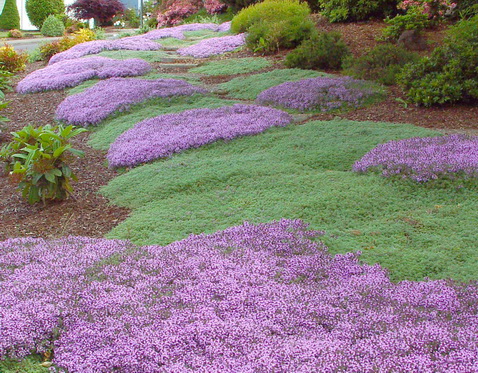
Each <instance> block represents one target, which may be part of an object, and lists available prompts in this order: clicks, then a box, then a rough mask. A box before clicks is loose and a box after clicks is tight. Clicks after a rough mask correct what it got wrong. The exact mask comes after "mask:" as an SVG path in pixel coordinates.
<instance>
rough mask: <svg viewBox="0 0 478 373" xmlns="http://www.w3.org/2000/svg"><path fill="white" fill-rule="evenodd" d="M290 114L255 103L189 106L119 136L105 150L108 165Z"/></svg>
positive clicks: (258, 127)
mask: <svg viewBox="0 0 478 373" xmlns="http://www.w3.org/2000/svg"><path fill="white" fill-rule="evenodd" d="M291 122H292V117H291V116H290V115H289V114H287V113H285V112H283V111H280V110H277V109H271V108H267V107H263V106H256V105H240V104H237V105H234V106H225V107H221V108H218V109H192V110H187V111H184V112H182V113H178V114H165V115H160V116H158V117H155V118H151V119H146V120H144V121H142V122H140V123H138V124H136V125H135V126H134V127H133V128H132V129H130V130H128V131H126V132H125V133H123V134H122V135H121V136H119V137H118V138H117V139H116V141H115V142H114V143H113V144H111V146H110V149H109V151H108V156H107V158H108V162H109V165H110V167H131V166H136V165H138V164H141V163H145V162H149V161H152V160H154V159H158V158H162V157H168V156H170V155H172V154H174V153H178V152H181V151H183V150H186V149H190V148H197V147H199V146H202V145H205V144H210V143H212V142H215V141H218V140H232V139H233V138H236V137H239V136H246V135H255V134H257V133H261V132H263V131H265V130H266V129H268V128H270V127H273V126H286V125H287V124H289V123H291Z"/></svg>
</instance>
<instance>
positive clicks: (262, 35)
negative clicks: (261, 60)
mask: <svg viewBox="0 0 478 373" xmlns="http://www.w3.org/2000/svg"><path fill="white" fill-rule="evenodd" d="M309 15H310V9H309V7H308V5H307V3H300V2H298V1H297V0H283V1H282V0H266V1H264V2H262V3H258V4H255V5H252V6H250V7H248V8H245V9H243V10H241V11H240V12H239V13H238V14H237V15H236V16H235V17H234V18H233V19H232V23H231V31H232V32H235V33H238V32H247V33H248V36H247V40H246V41H247V45H248V47H249V48H250V49H252V50H254V51H260V52H272V51H276V50H278V49H280V48H292V47H295V46H296V45H298V44H299V43H300V42H301V41H302V40H304V39H307V38H309V37H310V36H311V35H312V34H313V33H314V32H315V25H314V23H313V22H312V21H311V20H310V19H309Z"/></svg>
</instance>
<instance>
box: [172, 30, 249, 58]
mask: <svg viewBox="0 0 478 373" xmlns="http://www.w3.org/2000/svg"><path fill="white" fill-rule="evenodd" d="M245 42H246V38H245V34H238V35H233V36H221V37H217V38H210V39H205V40H202V41H200V42H199V43H196V44H194V45H191V46H189V47H185V48H179V49H178V50H177V53H178V54H179V55H181V56H192V57H195V58H206V57H210V56H213V55H216V54H223V53H226V52H232V51H234V50H236V49H237V48H239V47H241V46H243V45H244V44H245Z"/></svg>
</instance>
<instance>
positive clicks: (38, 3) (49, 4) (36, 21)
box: [25, 0, 65, 28]
mask: <svg viewBox="0 0 478 373" xmlns="http://www.w3.org/2000/svg"><path fill="white" fill-rule="evenodd" d="M25 9H26V11H27V15H28V18H29V19H30V22H31V23H32V25H34V26H36V27H38V28H41V27H42V25H43V22H45V20H46V19H47V17H48V16H49V15H50V14H54V15H56V14H63V13H65V3H64V2H63V0H27V2H26V5H25Z"/></svg>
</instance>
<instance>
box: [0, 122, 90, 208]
mask: <svg viewBox="0 0 478 373" xmlns="http://www.w3.org/2000/svg"><path fill="white" fill-rule="evenodd" d="M84 131H86V130H85V129H83V128H74V127H73V126H68V127H62V126H55V127H52V126H48V125H47V126H44V127H38V128H34V127H33V126H27V127H24V128H23V129H22V130H20V131H18V132H13V133H12V135H13V141H12V142H10V143H9V144H7V145H6V146H4V147H3V148H2V150H1V151H0V159H2V160H3V161H5V162H6V170H7V172H9V175H10V179H11V180H12V181H14V182H15V183H18V187H19V189H20V190H21V191H22V196H23V198H25V199H26V200H28V202H29V203H36V202H40V201H43V203H45V202H46V200H56V199H58V200H61V199H65V198H66V197H68V196H69V195H70V194H71V193H72V192H73V189H72V187H71V184H70V180H76V176H75V174H74V173H73V172H72V170H71V169H70V167H69V166H68V162H69V159H68V155H69V153H70V154H72V155H76V156H83V152H82V151H80V150H77V149H74V148H72V147H71V145H70V139H71V138H72V137H74V136H76V135H78V134H80V133H82V132H84Z"/></svg>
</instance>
